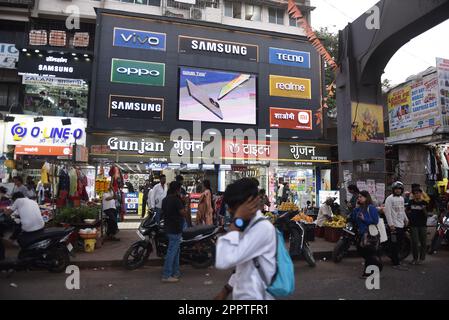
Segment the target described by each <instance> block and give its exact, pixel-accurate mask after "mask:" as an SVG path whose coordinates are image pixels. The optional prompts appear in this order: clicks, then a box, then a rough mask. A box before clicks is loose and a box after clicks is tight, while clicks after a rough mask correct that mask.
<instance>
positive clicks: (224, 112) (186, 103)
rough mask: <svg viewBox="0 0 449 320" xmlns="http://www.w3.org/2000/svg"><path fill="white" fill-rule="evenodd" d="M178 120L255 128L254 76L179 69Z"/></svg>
mask: <svg viewBox="0 0 449 320" xmlns="http://www.w3.org/2000/svg"><path fill="white" fill-rule="evenodd" d="M179 90H180V92H179V120H193V121H195V120H196V121H210V122H223V123H236V124H237V123H241V124H256V119H257V117H256V76H255V75H251V74H245V73H236V72H227V71H216V70H207V69H197V68H184V67H182V68H181V69H180V77H179Z"/></svg>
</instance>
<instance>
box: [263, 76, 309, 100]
mask: <svg viewBox="0 0 449 320" xmlns="http://www.w3.org/2000/svg"><path fill="white" fill-rule="evenodd" d="M311 86H312V83H311V81H310V79H304V78H294V77H284V76H275V75H270V96H276V97H287V98H296V99H312V90H311Z"/></svg>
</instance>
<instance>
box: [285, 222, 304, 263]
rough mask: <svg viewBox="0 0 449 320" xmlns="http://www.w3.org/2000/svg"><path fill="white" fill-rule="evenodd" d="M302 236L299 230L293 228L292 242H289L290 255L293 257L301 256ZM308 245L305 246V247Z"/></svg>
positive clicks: (291, 232)
mask: <svg viewBox="0 0 449 320" xmlns="http://www.w3.org/2000/svg"><path fill="white" fill-rule="evenodd" d="M300 243H301V234H300V232H299V230H298V229H296V228H292V229H291V230H290V242H289V249H288V251H289V253H290V256H291V257H295V256H299V255H301V248H300ZM305 246H306V245H305V244H304V247H305Z"/></svg>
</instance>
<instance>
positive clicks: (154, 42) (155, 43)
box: [113, 27, 166, 51]
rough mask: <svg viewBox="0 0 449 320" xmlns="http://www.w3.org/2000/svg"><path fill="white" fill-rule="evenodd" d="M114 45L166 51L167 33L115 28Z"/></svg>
mask: <svg viewBox="0 0 449 320" xmlns="http://www.w3.org/2000/svg"><path fill="white" fill-rule="evenodd" d="M113 45H114V46H117V47H126V48H134V49H147V50H160V51H165V46H166V35H165V33H158V32H151V31H143V30H134V29H126V28H117V27H116V28H114V39H113Z"/></svg>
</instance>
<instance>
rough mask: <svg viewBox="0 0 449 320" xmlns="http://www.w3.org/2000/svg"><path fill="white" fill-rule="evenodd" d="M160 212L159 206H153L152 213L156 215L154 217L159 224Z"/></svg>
mask: <svg viewBox="0 0 449 320" xmlns="http://www.w3.org/2000/svg"><path fill="white" fill-rule="evenodd" d="M161 212H162V209H161V208H154V214H155V215H156V217H155V219H156V223H157V224H159V222H160V221H161Z"/></svg>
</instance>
